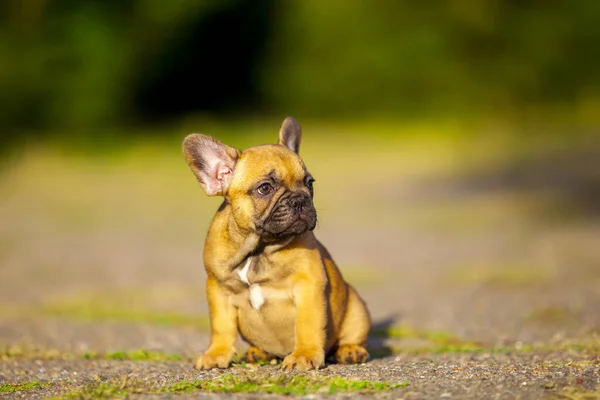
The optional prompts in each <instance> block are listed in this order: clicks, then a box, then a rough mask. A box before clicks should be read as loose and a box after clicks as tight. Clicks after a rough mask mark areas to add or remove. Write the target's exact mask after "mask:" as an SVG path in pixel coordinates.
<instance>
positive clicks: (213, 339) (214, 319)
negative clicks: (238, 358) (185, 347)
mask: <svg viewBox="0 0 600 400" xmlns="http://www.w3.org/2000/svg"><path fill="white" fill-rule="evenodd" d="M206 295H207V296H208V306H209V313H210V346H209V347H208V350H206V353H204V354H202V355H201V356H200V357H199V358H198V360H197V361H196V364H195V367H196V368H198V369H211V368H216V367H218V368H227V367H228V366H229V364H230V363H231V359H232V358H233V355H234V353H235V347H234V346H235V340H236V338H237V310H236V308H235V307H234V306H233V305H232V304H231V302H230V301H229V296H228V294H227V293H226V292H225V291H224V290H223V288H222V287H221V286H220V285H219V282H218V281H217V279H216V278H215V277H212V276H210V275H209V277H208V279H207V281H206Z"/></svg>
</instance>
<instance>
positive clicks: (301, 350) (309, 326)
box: [183, 117, 371, 370]
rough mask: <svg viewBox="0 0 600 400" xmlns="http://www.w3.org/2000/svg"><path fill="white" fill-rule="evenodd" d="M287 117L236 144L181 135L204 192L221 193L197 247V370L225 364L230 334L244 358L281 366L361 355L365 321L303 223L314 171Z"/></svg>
mask: <svg viewBox="0 0 600 400" xmlns="http://www.w3.org/2000/svg"><path fill="white" fill-rule="evenodd" d="M300 138H301V128H300V125H299V124H298V122H297V121H296V120H295V119H294V118H292V117H288V118H286V119H285V120H284V121H283V124H282V126H281V129H280V131H279V142H278V144H268V145H262V146H256V147H251V148H249V149H246V150H244V151H240V150H238V149H235V148H233V147H229V146H227V145H225V144H223V143H221V142H219V141H218V140H216V139H213V138H212V137H210V136H205V135H202V134H191V135H189V136H187V137H186V138H185V140H184V142H183V152H184V155H185V159H186V161H187V163H188V165H189V166H190V168H191V170H192V171H193V173H194V175H196V178H197V179H198V181H199V182H200V185H201V186H202V188H203V189H204V191H205V192H206V194H208V195H209V196H223V197H224V198H225V199H224V201H223V203H222V204H221V206H220V207H219V210H218V212H217V214H216V215H215V216H214V218H213V221H212V223H211V225H210V228H209V231H208V235H207V237H206V243H205V247H204V265H205V268H206V273H207V282H206V294H207V296H208V304H209V312H210V324H211V341H210V346H209V348H208V350H207V351H206V352H205V353H204V354H202V355H201V356H200V357H199V358H198V360H197V361H196V364H195V367H196V368H199V369H211V368H215V367H218V368H227V367H228V366H229V365H230V363H231V360H232V358H233V356H234V353H235V348H234V344H235V341H236V338H237V335H238V332H239V334H240V335H241V336H242V338H243V339H244V340H246V341H247V342H248V343H250V345H251V346H252V347H251V348H250V349H249V350H248V352H247V353H246V359H247V360H248V361H249V362H255V361H259V360H261V361H268V360H271V359H273V358H275V357H278V358H282V359H283V362H282V366H283V368H284V369H286V370H291V369H298V370H308V369H318V368H320V367H322V366H323V365H324V363H325V357H326V356H329V355H331V356H333V357H334V358H335V360H336V361H337V362H339V363H344V364H351V363H362V362H365V361H367V359H368V358H369V354H368V352H367V350H366V349H365V343H366V341H367V335H368V332H369V329H370V325H371V320H370V316H369V312H368V310H367V307H366V305H365V303H364V301H363V300H362V299H361V298H360V297H359V295H358V294H357V292H356V291H355V290H354V288H353V287H352V286H350V285H349V284H348V283H346V282H345V281H344V279H343V277H342V275H341V273H340V271H339V269H338V268H337V266H336V264H335V263H334V261H333V259H332V258H331V256H330V255H329V253H328V252H327V250H326V249H325V247H324V246H323V245H322V244H321V243H320V242H319V241H318V240H317V239H316V237H315V235H314V233H313V229H314V228H315V225H316V223H317V213H316V211H315V207H314V205H313V196H314V189H313V182H314V179H313V177H312V176H311V175H310V173H309V172H308V170H307V169H306V166H305V165H304V163H303V161H302V159H301V158H300V156H299V155H298V150H299V147H300Z"/></svg>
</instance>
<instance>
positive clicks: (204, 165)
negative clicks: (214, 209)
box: [183, 133, 241, 196]
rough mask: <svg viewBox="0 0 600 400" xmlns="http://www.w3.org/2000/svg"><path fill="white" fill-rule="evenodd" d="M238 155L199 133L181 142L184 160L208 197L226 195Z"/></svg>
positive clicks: (233, 149)
mask: <svg viewBox="0 0 600 400" xmlns="http://www.w3.org/2000/svg"><path fill="white" fill-rule="evenodd" d="M240 154H241V152H240V151H239V150H238V149H235V148H233V147H229V146H227V145H225V144H223V143H221V142H219V141H218V140H217V139H214V138H212V137H210V136H206V135H202V134H199V133H192V134H190V135H188V136H187V137H186V138H185V140H184V141H183V155H184V156H185V160H186V161H187V163H188V165H189V166H190V169H191V170H192V172H193V173H194V175H196V178H197V179H198V182H200V185H201V186H202V189H204V191H205V192H206V194H207V195H209V196H224V195H225V194H226V193H227V189H229V185H230V184H231V178H232V176H233V169H234V167H235V164H236V162H237V160H238V157H239V156H240Z"/></svg>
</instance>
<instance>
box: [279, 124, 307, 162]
mask: <svg viewBox="0 0 600 400" xmlns="http://www.w3.org/2000/svg"><path fill="white" fill-rule="evenodd" d="M300 139H302V128H301V127H300V124H299V123H298V121H296V119H295V118H294V117H286V119H284V120H283V124H281V129H279V144H282V145H284V146H285V147H287V148H288V149H290V150H292V151H293V152H294V153H296V154H297V153H298V152H299V151H300Z"/></svg>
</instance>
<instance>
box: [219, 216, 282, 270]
mask: <svg viewBox="0 0 600 400" xmlns="http://www.w3.org/2000/svg"><path fill="white" fill-rule="evenodd" d="M227 230H228V241H229V242H230V243H231V244H233V246H232V247H233V248H235V249H236V250H235V252H234V253H233V255H231V256H230V257H229V259H228V260H227V269H228V270H229V271H233V270H235V269H237V268H239V267H240V266H242V264H243V263H245V262H246V261H247V260H248V259H249V258H251V257H256V256H258V255H262V254H264V255H267V256H268V255H270V254H273V253H275V252H277V251H279V250H281V249H282V248H284V247H286V246H287V245H289V244H290V243H291V242H292V241H293V240H294V236H290V237H288V238H285V239H282V240H277V241H270V242H266V241H264V240H263V239H262V238H261V237H260V236H259V235H258V234H257V233H256V232H255V231H254V230H250V229H247V230H242V229H240V227H239V226H238V224H237V223H235V220H234V219H233V215H232V214H231V213H229V215H228V221H227Z"/></svg>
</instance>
